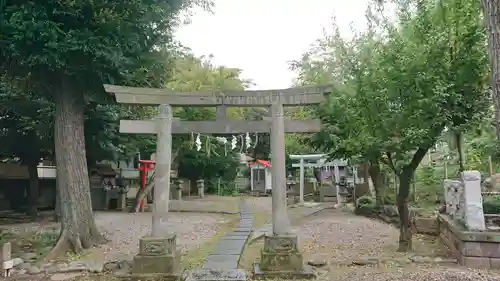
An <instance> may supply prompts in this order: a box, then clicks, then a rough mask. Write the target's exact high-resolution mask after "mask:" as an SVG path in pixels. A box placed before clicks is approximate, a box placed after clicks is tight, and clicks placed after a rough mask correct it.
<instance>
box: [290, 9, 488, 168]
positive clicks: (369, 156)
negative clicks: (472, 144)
mask: <svg viewBox="0 0 500 281" xmlns="http://www.w3.org/2000/svg"><path fill="white" fill-rule="evenodd" d="M394 2H395V4H396V5H397V7H398V10H399V17H398V18H397V19H396V21H395V22H388V21H387V20H386V19H385V17H384V16H383V15H381V14H380V12H379V10H377V11H370V13H369V14H370V17H369V20H370V24H369V28H368V30H367V31H364V32H360V33H358V34H356V35H355V36H354V38H352V39H351V40H345V39H343V38H342V37H341V36H340V35H339V33H338V30H337V28H336V27H335V26H334V30H333V32H332V35H329V36H327V37H325V38H323V39H321V40H319V43H318V44H317V46H316V47H315V48H313V49H312V50H311V51H310V52H309V53H307V54H305V55H304V56H303V58H302V60H300V61H297V62H295V63H294V65H293V66H294V67H295V69H296V70H298V72H299V81H300V82H301V83H302V84H314V83H318V82H322V83H324V82H330V83H332V82H333V83H334V84H335V85H336V87H335V89H334V91H333V93H332V94H331V96H330V97H329V100H328V101H327V103H326V104H325V105H323V107H322V110H321V115H322V120H323V123H324V130H323V132H322V133H320V134H317V135H316V136H315V138H314V140H313V144H314V145H316V146H317V147H320V148H323V149H329V152H330V153H331V155H332V157H345V158H351V157H354V156H362V158H364V160H365V161H366V160H382V161H385V162H387V161H390V162H391V163H388V164H389V165H390V166H393V167H394V168H395V169H397V170H399V169H400V168H402V167H403V166H405V165H408V164H409V161H410V160H411V159H412V157H411V156H412V154H413V153H414V152H415V151H416V150H417V149H419V148H420V149H424V150H427V149H429V148H430V147H431V146H432V145H433V144H434V143H435V142H436V140H437V139H438V137H439V136H440V135H441V131H442V130H443V129H444V128H445V126H448V127H450V128H466V127H467V126H468V124H471V123H473V122H476V121H477V120H481V119H482V118H483V117H484V112H486V108H487V106H488V104H489V103H490V101H489V93H488V91H487V89H486V83H485V77H486V72H487V56H486V55H487V52H486V46H485V44H486V38H485V37H484V33H483V27H482V25H481V17H480V9H479V7H478V6H477V5H476V4H475V3H472V2H469V3H466V4H464V3H461V2H459V1H457V0H443V1H440V2H439V5H436V4H435V1H430V0H429V1H410V2H408V1H394ZM419 154H421V153H419ZM382 155H385V156H384V157H382ZM387 155H390V157H387ZM388 158H390V159H388ZM414 160H415V161H418V162H419V161H420V160H419V159H414ZM416 164H417V165H418V163H416Z"/></svg>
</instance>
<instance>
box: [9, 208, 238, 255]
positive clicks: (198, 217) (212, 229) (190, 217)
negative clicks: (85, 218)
mask: <svg viewBox="0 0 500 281" xmlns="http://www.w3.org/2000/svg"><path fill="white" fill-rule="evenodd" d="M151 216H152V214H151V213H135V214H129V213H121V212H96V213H95V219H96V223H97V226H98V228H99V230H100V231H101V232H104V233H105V234H106V236H107V237H108V239H109V240H110V241H109V243H108V244H106V245H103V246H101V247H99V248H96V249H93V250H92V251H91V253H90V254H89V255H88V256H85V257H84V259H87V258H91V259H100V260H102V261H106V262H107V261H113V260H131V259H132V258H133V256H134V255H135V254H136V253H137V251H138V250H139V238H140V237H142V236H144V235H147V234H148V233H149V232H150V229H151ZM229 221H230V216H228V215H219V214H200V213H170V217H169V219H168V222H167V225H168V227H169V229H170V230H171V231H172V232H175V233H176V234H177V245H178V246H179V249H180V250H181V251H182V252H183V253H186V251H187V250H190V249H194V248H196V247H198V246H200V245H201V244H203V243H204V242H206V241H209V240H210V239H211V238H212V237H213V236H214V235H215V234H216V233H217V231H218V229H219V226H220V225H221V224H223V223H227V222H229ZM58 227H59V225H58V224H54V223H49V224H44V225H42V226H40V224H38V223H28V224H18V225H10V226H7V225H4V226H2V228H3V229H8V230H10V231H15V232H24V231H38V230H40V228H43V230H44V231H54V230H55V231H57V228H58Z"/></svg>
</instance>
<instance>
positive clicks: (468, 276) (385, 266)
mask: <svg viewBox="0 0 500 281" xmlns="http://www.w3.org/2000/svg"><path fill="white" fill-rule="evenodd" d="M398 236H399V232H398V229H396V228H394V227H392V226H388V225H387V224H385V223H382V222H380V221H376V220H372V219H368V218H364V217H359V216H354V215H350V214H346V213H344V212H342V211H340V210H325V211H323V212H321V213H320V214H317V215H315V216H312V217H311V218H310V219H307V220H306V221H304V222H303V223H302V224H301V225H300V227H299V237H300V238H301V240H302V241H303V243H302V244H303V245H302V246H303V253H304V258H305V259H306V260H308V259H310V258H320V259H325V260H327V261H328V263H329V265H328V266H327V267H326V268H324V269H319V270H318V280H349V281H358V280H359V281H361V280H370V281H389V280H391V281H392V280H408V281H433V280H436V281H439V280H448V281H455V280H457V281H468V280H470V281H473V280H474V281H476V280H499V281H500V273H499V272H495V271H486V270H470V269H466V268H462V267H459V266H456V265H449V266H443V265H441V266H437V265H432V264H408V263H403V262H401V261H402V260H404V259H405V257H408V256H409V255H422V256H446V255H447V254H448V252H447V250H446V249H445V248H444V247H443V246H442V245H441V244H440V243H439V241H433V240H429V239H424V236H418V235H416V236H415V237H414V252H413V253H411V254H403V253H398V252H396V249H397V241H398ZM366 258H378V259H379V260H380V261H386V263H385V262H384V263H381V264H380V265H379V266H375V267H370V266H365V267H354V266H350V265H349V266H347V264H351V263H352V261H353V260H358V259H366Z"/></svg>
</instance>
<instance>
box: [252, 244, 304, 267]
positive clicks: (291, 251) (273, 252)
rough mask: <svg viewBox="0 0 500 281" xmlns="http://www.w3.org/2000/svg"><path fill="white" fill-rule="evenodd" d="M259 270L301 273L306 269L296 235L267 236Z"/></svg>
mask: <svg viewBox="0 0 500 281" xmlns="http://www.w3.org/2000/svg"><path fill="white" fill-rule="evenodd" d="M259 268H260V269H261V270H263V271H270V272H288V273H290V272H300V271H302V270H303V268H304V264H303V258H302V254H301V253H300V252H299V249H298V238H297V236H296V235H266V236H265V237H264V248H263V250H262V252H261V261H260V266H259Z"/></svg>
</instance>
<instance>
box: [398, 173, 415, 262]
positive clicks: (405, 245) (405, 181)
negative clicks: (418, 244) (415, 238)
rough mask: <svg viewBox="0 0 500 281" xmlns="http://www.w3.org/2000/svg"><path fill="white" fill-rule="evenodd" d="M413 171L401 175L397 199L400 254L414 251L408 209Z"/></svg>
mask: <svg viewBox="0 0 500 281" xmlns="http://www.w3.org/2000/svg"><path fill="white" fill-rule="evenodd" d="M412 175H413V171H412V170H410V169H404V170H403V172H402V173H401V174H400V175H399V190H398V195H397V199H396V203H397V206H398V212H399V220H400V225H399V248H398V251H400V252H408V251H411V249H412V233H411V219H410V209H409V207H408V195H409V194H410V184H411V178H412Z"/></svg>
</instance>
